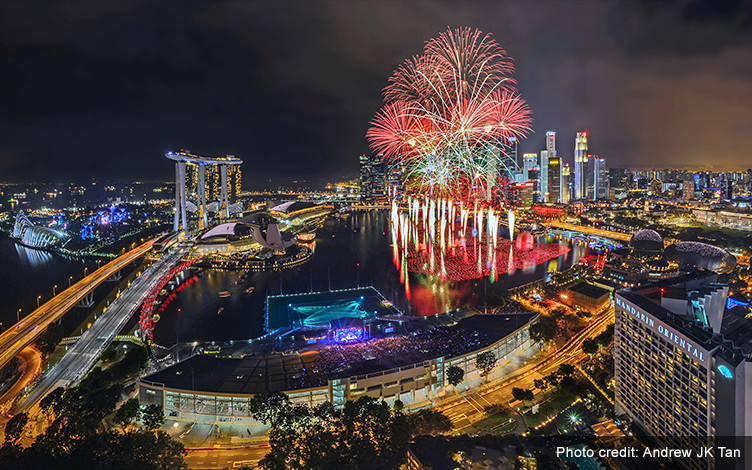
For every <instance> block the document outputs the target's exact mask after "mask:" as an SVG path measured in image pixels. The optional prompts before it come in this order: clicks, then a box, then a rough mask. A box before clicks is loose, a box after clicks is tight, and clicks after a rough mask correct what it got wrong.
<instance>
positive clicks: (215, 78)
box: [0, 0, 752, 179]
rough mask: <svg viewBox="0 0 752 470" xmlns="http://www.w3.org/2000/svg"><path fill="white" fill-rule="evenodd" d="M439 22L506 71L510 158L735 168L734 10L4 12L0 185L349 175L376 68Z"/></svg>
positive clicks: (738, 51) (124, 7)
mask: <svg viewBox="0 0 752 470" xmlns="http://www.w3.org/2000/svg"><path fill="white" fill-rule="evenodd" d="M448 25H451V26H464V25H469V26H473V27H477V28H480V29H481V30H483V31H484V32H490V33H493V34H494V37H495V38H496V39H497V40H498V41H499V42H500V43H501V44H502V45H503V46H504V48H505V49H507V51H508V52H509V53H510V54H511V55H512V56H513V57H514V58H515V64H516V67H517V79H518V81H519V88H520V91H521V93H522V94H523V96H524V97H525V98H526V99H527V100H528V101H529V103H530V106H531V108H532V110H533V112H534V118H535V125H534V129H535V133H534V134H533V135H532V136H530V138H528V139H527V140H526V141H524V142H523V143H522V145H521V151H524V152H527V151H539V150H540V149H541V148H542V147H543V139H544V137H543V135H544V134H545V132H546V131H547V130H549V129H551V130H556V131H557V135H558V137H559V139H558V140H559V149H560V153H561V154H562V155H563V156H564V157H565V159H570V158H571V154H572V147H573V144H572V142H573V139H574V133H575V132H576V131H577V130H582V129H586V130H589V131H590V135H591V148H592V150H593V152H594V153H598V154H601V155H603V156H605V157H606V158H607V159H608V161H609V164H610V165H611V166H620V165H640V166H646V165H666V166H682V165H702V164H703V163H705V162H707V161H710V159H708V155H714V158H712V161H714V162H716V164H718V165H730V166H742V165H745V164H746V159H745V157H744V155H745V154H746V149H747V148H749V147H750V145H752V142H750V140H752V137H749V135H750V133H749V132H748V130H749V129H750V128H752V117H750V116H748V113H746V112H745V109H749V106H750V104H752V80H750V78H752V66H751V65H750V64H752V60H751V59H752V52H751V49H752V48H751V47H750V44H752V40H751V38H750V8H749V6H748V5H747V3H746V2H696V1H690V2H643V3H636V2H631V1H625V2H591V1H583V2H560V1H545V0H538V1H535V2H498V3H496V2H494V3H492V2H477V3H475V2H462V3H458V2H429V1H420V0H416V1H406V2H398V1H388V2H375V1H374V2H368V1H354V2H344V1H332V2H302V1H301V2H297V1H283V2H273V1H269V2H263V1H262V2H212V3H207V2H180V3H177V2H147V1H143V2H124V1H121V2H73V3H63V2H56V3H49V4H47V3H36V2H31V3H22V2H6V3H3V4H2V5H0V31H2V33H0V35H1V36H0V64H2V66H3V68H2V69H3V74H2V76H0V89H2V93H0V174H1V175H2V177H3V178H11V179H13V178H25V179H28V178H32V177H66V178H72V177H92V176H96V177H100V178H102V177H123V178H138V179H154V178H169V176H170V174H171V173H170V168H169V163H168V162H167V161H166V159H164V158H162V157H161V155H162V153H163V152H164V151H166V150H169V149H175V148H179V147H184V148H190V149H191V150H193V151H196V152H203V153H209V154H212V153H213V154H223V153H234V154H237V155H239V156H241V157H243V158H244V159H245V160H246V162H247V163H246V165H245V170H246V174H247V175H249V177H250V176H251V175H253V177H254V178H259V179H260V178H264V177H274V176H279V175H285V174H290V175H293V176H295V177H309V178H314V177H319V176H328V175H335V174H336V175H340V174H345V173H350V174H355V172H356V170H357V159H356V158H355V157H356V156H357V155H358V154H360V153H363V152H367V151H368V149H367V145H366V142H365V139H364V138H363V136H364V134H365V131H366V129H367V127H368V122H369V120H370V119H371V117H372V116H373V114H374V113H375V112H376V111H377V110H378V108H379V106H380V104H381V99H380V97H381V88H382V87H383V86H384V85H385V84H386V81H387V78H388V77H389V75H390V74H391V71H392V70H393V69H394V68H395V67H396V66H397V65H398V64H399V63H400V62H401V61H402V60H404V59H406V58H407V57H410V56H411V55H414V54H416V53H419V52H420V51H421V50H422V47H423V43H424V41H425V40H427V39H428V38H430V37H432V36H435V35H437V34H438V33H439V32H441V31H442V30H444V29H445V28H446V27H447V26H448Z"/></svg>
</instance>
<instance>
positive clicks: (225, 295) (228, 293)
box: [219, 290, 230, 297]
mask: <svg viewBox="0 0 752 470" xmlns="http://www.w3.org/2000/svg"><path fill="white" fill-rule="evenodd" d="M219 296H220V297H229V296H230V291H226V290H223V291H220V292H219Z"/></svg>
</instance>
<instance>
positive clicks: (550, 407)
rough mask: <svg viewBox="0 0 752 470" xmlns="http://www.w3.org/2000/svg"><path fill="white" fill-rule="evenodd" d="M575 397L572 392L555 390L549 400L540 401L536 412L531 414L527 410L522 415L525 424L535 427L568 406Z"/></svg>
mask: <svg viewBox="0 0 752 470" xmlns="http://www.w3.org/2000/svg"><path fill="white" fill-rule="evenodd" d="M576 398H577V397H576V396H575V395H574V394H571V393H568V392H565V391H562V390H557V391H556V392H555V393H554V394H552V395H551V399H550V400H549V401H547V402H545V403H541V405H540V407H539V408H538V413H536V414H533V413H532V411H528V412H527V413H525V414H524V415H523V416H524V417H525V422H526V423H527V426H528V427H529V428H531V429H532V428H535V427H536V426H538V425H540V424H541V423H542V422H543V421H546V420H547V419H549V418H550V417H552V416H556V415H558V414H559V413H561V411H562V410H564V409H565V408H567V407H569V406H570V405H571V404H572V402H573V401H574V400H575V399H576Z"/></svg>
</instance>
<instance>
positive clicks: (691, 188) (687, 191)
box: [682, 174, 695, 201]
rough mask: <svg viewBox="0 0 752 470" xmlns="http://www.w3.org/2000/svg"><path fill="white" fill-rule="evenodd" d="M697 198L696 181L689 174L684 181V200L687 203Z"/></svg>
mask: <svg viewBox="0 0 752 470" xmlns="http://www.w3.org/2000/svg"><path fill="white" fill-rule="evenodd" d="M694 198H695V181H694V178H692V175H691V174H689V175H687V176H685V177H684V181H682V199H684V200H685V201H691V200H692V199H694Z"/></svg>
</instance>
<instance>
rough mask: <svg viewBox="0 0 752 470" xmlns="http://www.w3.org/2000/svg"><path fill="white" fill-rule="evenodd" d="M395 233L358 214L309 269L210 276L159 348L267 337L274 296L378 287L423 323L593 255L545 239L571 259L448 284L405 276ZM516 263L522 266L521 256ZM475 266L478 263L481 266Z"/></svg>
mask: <svg viewBox="0 0 752 470" xmlns="http://www.w3.org/2000/svg"><path fill="white" fill-rule="evenodd" d="M391 232H392V227H391V225H390V214H389V212H388V211H370V212H356V213H352V214H348V215H345V216H342V217H337V218H331V219H329V220H328V221H327V223H326V224H325V225H324V227H323V228H322V229H320V230H319V231H318V233H317V236H316V241H315V252H314V255H313V257H312V258H311V261H310V262H309V263H307V264H306V265H303V266H299V267H296V268H292V269H288V270H285V271H282V272H251V273H248V276H247V277H245V278H243V279H242V280H241V275H242V274H243V273H242V272H238V271H216V270H207V271H205V272H204V273H203V274H202V275H201V276H200V277H199V278H198V279H196V280H195V281H194V282H193V283H192V284H191V285H190V286H189V287H187V288H185V289H184V290H183V291H181V292H178V293H177V294H176V295H175V297H174V299H173V300H172V301H171V302H170V304H169V305H166V306H165V307H164V308H163V312H162V313H161V314H160V316H161V320H160V322H159V323H158V324H157V326H156V328H155V330H154V337H155V341H156V342H157V343H159V344H171V343H173V342H175V340H176V338H179V340H180V341H181V342H187V341H206V340H216V341H229V340H240V339H249V338H253V337H256V336H259V335H261V334H263V332H264V312H265V300H266V296H268V295H278V294H280V293H282V294H292V293H303V292H316V291H324V290H328V289H329V288H331V289H346V288H352V287H356V286H358V285H361V286H369V285H372V286H374V287H375V288H376V289H378V290H379V291H380V292H381V293H382V294H383V295H384V296H385V297H386V298H387V299H388V300H390V301H391V302H392V303H393V304H394V305H395V306H396V307H397V308H398V309H399V310H401V311H402V312H404V313H405V314H407V315H415V316H426V315H433V314H436V313H439V312H444V311H448V310H454V309H456V308H460V307H463V306H469V305H470V306H471V305H482V304H483V299H484V298H485V296H486V295H492V294H494V295H504V294H505V292H506V290H507V289H509V288H512V287H516V286H519V285H522V284H525V283H528V282H532V281H537V280H540V279H543V278H544V277H545V276H546V273H547V271H558V270H562V269H567V268H568V267H570V266H571V265H572V264H573V263H574V262H575V260H577V259H580V257H582V256H583V255H584V254H585V253H586V250H587V247H586V246H584V245H582V246H577V245H572V244H571V243H569V242H568V241H565V240H562V241H559V240H556V239H554V238H547V237H545V236H541V237H536V239H535V242H536V245H542V246H550V247H551V248H553V249H559V245H561V247H562V248H564V249H565V250H563V251H567V252H566V253H564V254H562V255H561V256H559V257H558V258H554V259H552V260H550V261H548V262H540V263H538V264H530V263H526V264H522V265H521V266H520V267H519V268H517V267H514V268H513V269H512V270H511V271H512V272H511V273H510V272H509V266H512V265H513V263H512V264H510V263H509V255H510V252H509V248H508V247H507V246H506V245H505V246H504V251H502V252H501V254H500V257H501V259H502V263H500V265H501V268H500V269H499V270H498V278H497V279H496V282H494V283H492V282H490V279H489V278H488V277H484V278H477V279H465V280H453V279H450V278H448V277H447V278H445V279H442V278H441V276H434V275H430V274H428V273H423V272H411V271H410V270H409V269H406V268H405V266H407V265H409V264H410V263H411V262H412V260H411V259H410V258H408V257H405V260H404V261H403V260H402V259H400V269H398V268H397V266H395V264H394V260H393V255H394V251H393V248H394V247H393V243H392V233H391ZM501 242H502V240H499V241H498V242H497V243H498V244H501ZM505 242H506V243H509V241H508V240H505ZM569 250H571V251H569ZM402 256H403V255H402V254H401V253H400V257H402ZM512 256H513V258H512V259H513V261H514V259H515V258H514V256H515V255H514V252H513V253H512ZM473 262H474V263H475V262H477V260H476V259H475V258H473ZM476 269H477V268H476ZM249 287H253V288H254V289H253V290H252V291H251V292H246V291H247V290H248V288H249ZM221 291H227V292H230V296H228V297H220V296H219V292H221ZM220 308H221V309H222V311H221V312H220V313H219V314H218V311H219V310H220ZM178 309H180V312H179V313H178Z"/></svg>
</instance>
